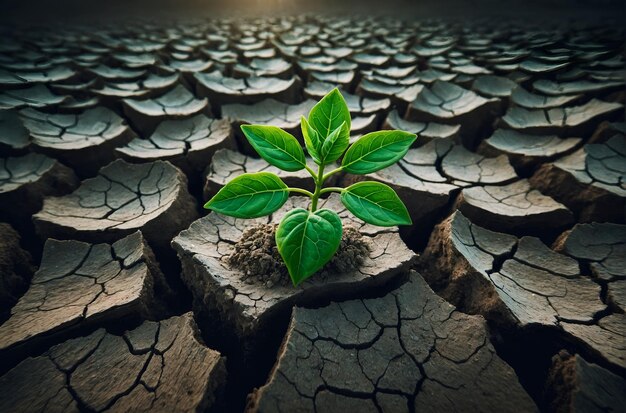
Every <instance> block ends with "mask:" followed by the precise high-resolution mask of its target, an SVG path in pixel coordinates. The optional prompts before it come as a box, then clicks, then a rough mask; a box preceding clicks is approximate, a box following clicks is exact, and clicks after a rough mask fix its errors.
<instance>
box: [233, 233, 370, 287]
mask: <svg viewBox="0 0 626 413" xmlns="http://www.w3.org/2000/svg"><path fill="white" fill-rule="evenodd" d="M277 227H278V225H277V224H268V225H265V224H263V225H256V226H254V227H252V228H248V229H247V230H245V231H244V233H243V234H242V236H241V239H240V240H239V241H238V242H237V243H236V244H235V246H234V250H233V252H232V253H231V254H230V255H227V256H226V257H225V259H226V262H227V263H228V265H230V266H231V267H233V268H236V269H238V270H240V271H241V272H242V276H243V279H244V280H245V281H246V283H248V284H257V283H261V284H264V285H265V286H266V287H268V288H271V287H273V286H287V285H290V284H291V280H290V278H289V273H288V271H287V267H286V266H285V263H284V262H283V259H282V258H281V256H280V253H279V252H278V247H277V246H276V239H275V238H274V234H275V233H276V228H277ZM369 253H370V245H369V243H368V241H367V239H366V238H365V237H363V236H362V235H361V233H360V232H359V230H358V229H356V228H354V227H350V226H347V227H344V228H343V235H342V237H341V243H340V244H339V248H338V250H337V253H336V254H335V255H334V256H333V258H332V259H331V260H330V261H329V262H328V263H327V264H326V265H325V266H324V267H323V268H322V269H321V270H320V271H319V272H318V274H317V275H315V276H316V277H319V276H321V277H330V276H332V275H333V274H337V273H345V272H349V271H354V270H357V269H358V268H359V267H360V266H361V265H362V264H363V261H364V260H365V257H366V256H368V255H369Z"/></svg>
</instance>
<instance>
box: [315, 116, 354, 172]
mask: <svg viewBox="0 0 626 413" xmlns="http://www.w3.org/2000/svg"><path fill="white" fill-rule="evenodd" d="M345 132H346V124H345V122H344V123H342V124H341V125H339V127H338V128H337V129H335V130H334V131H333V132H332V133H331V134H330V135H329V136H328V137H327V138H326V140H325V141H324V143H323V144H322V150H321V151H320V157H321V160H322V163H323V164H324V165H328V164H329V163H332V162H335V161H336V160H337V159H339V157H340V156H341V155H342V154H343V153H344V152H345V151H346V148H347V147H348V145H349V144H350V140H349V137H350V131H348V133H345Z"/></svg>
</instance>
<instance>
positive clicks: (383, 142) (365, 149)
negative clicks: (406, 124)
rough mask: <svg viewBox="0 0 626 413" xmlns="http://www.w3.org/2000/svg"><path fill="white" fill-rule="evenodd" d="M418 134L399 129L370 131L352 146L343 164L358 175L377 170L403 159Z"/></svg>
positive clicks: (347, 169)
mask: <svg viewBox="0 0 626 413" xmlns="http://www.w3.org/2000/svg"><path fill="white" fill-rule="evenodd" d="M415 139H416V136H415V134H413V133H409V132H404V131H399V130H385V131H379V132H372V133H368V134H367V135H364V136H362V137H360V138H359V139H358V140H357V141H356V142H354V143H353V144H352V146H350V148H349V149H348V151H347V152H346V154H345V156H344V157H343V160H342V162H341V165H342V166H343V169H344V170H345V171H346V172H350V173H353V174H357V175H364V174H369V173H372V172H376V171H378V170H381V169H383V168H386V167H388V166H389V165H391V164H393V163H395V162H397V161H398V160H400V159H402V157H403V156H404V155H406V152H407V151H408V150H409V148H410V147H411V145H412V144H413V142H415Z"/></svg>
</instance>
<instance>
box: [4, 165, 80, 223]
mask: <svg viewBox="0 0 626 413" xmlns="http://www.w3.org/2000/svg"><path fill="white" fill-rule="evenodd" d="M77 186H78V178H76V175H74V172H73V171H72V170H71V169H69V168H68V167H66V166H64V165H63V164H61V163H59V162H58V161H56V160H54V159H52V158H48V157H47V156H45V155H41V154H35V153H29V154H27V155H24V156H20V157H13V158H0V214H2V215H3V216H4V217H6V219H8V220H11V221H13V222H16V223H18V224H23V223H24V222H23V220H27V221H28V220H30V216H31V215H32V214H34V213H35V212H37V211H39V210H40V209H41V207H42V204H43V199H44V197H46V196H60V195H64V194H67V193H68V192H70V191H72V190H73V189H74V188H76V187H77Z"/></svg>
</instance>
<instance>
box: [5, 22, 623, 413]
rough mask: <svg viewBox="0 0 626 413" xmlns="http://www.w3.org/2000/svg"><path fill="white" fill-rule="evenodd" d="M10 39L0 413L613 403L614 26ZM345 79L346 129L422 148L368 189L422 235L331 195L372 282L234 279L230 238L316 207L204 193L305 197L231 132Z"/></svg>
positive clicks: (179, 26) (135, 27)
mask: <svg viewBox="0 0 626 413" xmlns="http://www.w3.org/2000/svg"><path fill="white" fill-rule="evenodd" d="M0 33H1V35H0V412H2V413H4V412H7V413H8V412H29V413H30V412H90V413H91V412H105V411H119V412H128V411H132V412H135V411H152V412H168V413H170V412H199V411H200V412H241V411H247V412H267V413H272V412H285V413H287V412H288V413H292V412H319V413H321V412H342V413H346V412H356V411H358V412H417V411H436V412H453V411H460V412H468V411H478V412H534V411H542V412H581V413H582V412H623V411H624V406H626V315H625V310H626V123H625V122H624V111H625V109H624V104H625V97H626V84H625V81H624V79H625V76H626V70H625V62H624V57H625V55H624V47H625V43H624V39H625V31H624V28H623V27H620V26H616V25H611V24H609V23H607V22H603V23H601V24H588V23H587V22H585V23H583V22H578V23H576V22H575V21H572V22H568V23H565V21H562V22H560V23H558V24H557V23H556V22H552V23H538V22H532V21H523V22H522V21H517V20H511V19H500V20H498V19H482V20H464V21H453V20H441V19H413V20H411V19H400V18H384V19H383V18H373V17H366V18H340V17H333V18H329V17H323V16H317V15H300V16H297V17H272V18H255V19H244V18H230V19H219V18H206V19H201V18H196V19H187V20H180V21H174V20H170V21H169V22H167V23H166V22H160V23H155V22H147V21H141V20H139V21H133V23H132V24H123V25H120V24H116V25H114V24H110V25H97V26H96V25H94V26H88V25H68V26H59V25H55V26H49V27H48V26H40V27H38V28H36V29H35V28H29V29H28V30H26V29H20V28H17V27H11V29H9V28H8V26H7V27H6V28H2V29H0ZM333 87H339V88H340V89H341V91H342V94H343V96H344V97H345V99H346V101H347V103H348V107H349V109H350V112H351V114H352V117H353V122H352V131H351V135H352V137H351V138H352V140H353V141H354V140H357V139H359V137H360V136H362V135H363V134H365V133H367V132H370V131H375V130H380V129H403V130H407V131H410V132H413V133H415V134H417V137H418V138H417V140H416V143H415V145H414V147H412V148H411V149H410V150H409V152H408V153H407V155H406V156H405V157H404V159H402V160H401V161H399V162H398V163H397V164H396V165H393V166H391V167H389V168H387V169H385V170H383V171H379V172H377V173H375V174H372V175H371V176H369V177H366V178H367V179H373V180H377V181H380V182H384V183H386V184H388V185H391V186H392V187H394V188H395V190H396V191H397V192H398V194H399V195H400V197H401V198H402V199H403V200H404V201H405V203H406V205H407V207H408V210H409V212H410V215H411V217H412V219H413V225H412V226H410V227H404V228H377V227H373V226H371V225H368V224H364V223H363V222H361V221H359V220H358V219H356V218H354V217H353V216H352V215H351V214H350V213H349V212H348V211H347V210H345V209H344V208H343V207H342V206H341V203H340V202H339V200H338V198H337V197H334V196H331V197H329V198H328V199H324V200H322V201H321V202H322V203H323V205H325V206H326V207H329V208H333V209H336V210H337V212H338V213H339V215H340V217H341V219H342V220H343V222H344V224H345V225H347V226H350V227H352V228H353V229H354V231H355V232H356V231H359V232H360V233H361V235H362V238H361V239H362V241H361V242H362V246H361V247H360V248H361V249H359V250H358V251H361V253H363V252H364V251H367V252H368V253H367V254H366V253H363V254H362V255H363V257H361V259H359V260H356V261H355V262H359V266H358V268H354V267H353V266H351V264H350V263H336V265H334V266H331V267H329V268H331V269H330V270H329V269H328V268H326V269H324V270H323V271H322V272H321V273H320V274H317V275H316V276H314V277H313V278H311V279H310V280H308V281H307V282H304V283H302V284H301V285H300V286H298V287H297V288H294V287H292V286H291V285H290V283H289V282H288V281H286V280H281V279H280V277H279V276H280V270H276V268H274V267H269V266H268V274H267V275H262V274H261V275H258V274H257V275H255V276H251V275H250V274H247V273H243V272H242V270H239V269H237V268H233V267H232V266H231V265H230V264H229V260H228V257H229V255H230V254H232V253H233V251H234V250H235V245H236V244H237V242H238V241H239V240H240V239H241V237H242V234H244V233H249V232H246V231H247V230H249V229H250V228H254V227H255V226H258V225H259V224H272V223H276V222H278V221H279V220H280V218H281V217H282V216H283V215H284V213H285V212H286V210H287V208H288V207H296V206H305V205H306V202H305V201H306V200H305V199H303V198H301V197H295V196H294V197H292V198H291V199H290V200H289V202H288V203H287V204H286V206H285V208H283V209H281V210H279V211H277V212H276V213H274V214H272V215H271V216H269V217H264V218H259V219H255V220H242V219H232V218H228V217H224V216H221V215H218V214H214V213H210V214H207V213H206V211H204V210H202V209H201V206H202V205H203V203H204V202H205V201H206V199H207V198H208V197H210V196H212V195H214V194H215V193H216V192H217V191H218V190H219V189H220V188H221V187H222V186H223V185H225V183H226V182H228V181H229V180H230V179H232V178H233V177H235V176H237V175H239V174H241V173H245V172H258V171H271V172H275V173H278V174H279V175H280V176H281V178H282V179H284V180H285V181H286V182H287V183H289V184H290V185H294V186H300V187H305V188H310V185H311V183H310V181H309V180H308V178H307V175H306V173H302V172H283V171H278V170H276V169H275V168H273V167H271V166H270V165H268V164H267V163H265V161H263V160H262V159H259V158H258V157H256V156H255V154H254V151H253V149H252V148H251V147H250V146H249V144H248V143H247V142H246V141H245V138H244V137H243V135H242V133H241V132H240V130H239V126H240V125H242V124H247V123H261V124H271V125H276V126H280V127H282V128H284V129H286V130H288V131H290V132H291V133H293V134H294V135H295V136H296V137H297V138H298V139H301V135H300V128H299V119H300V117H301V116H302V115H305V116H306V115H307V113H308V112H309V110H310V109H311V107H312V106H313V105H314V103H315V101H316V100H318V99H319V98H321V97H322V96H323V95H324V94H325V93H327V92H328V91H330V90H331V89H332V88H333ZM362 179H364V178H363V177H358V176H350V175H348V174H343V175H337V176H334V177H333V182H332V184H333V185H348V184H351V183H353V182H356V181H358V180H362ZM346 254H347V255H346V257H349V252H348V253H346ZM270 258H271V257H270ZM264 259H265V261H263V262H269V261H267V257H265V258H264ZM259 265H266V264H263V263H262V262H260V264H259ZM267 265H270V264H267ZM272 265H273V264H272ZM269 271H274V272H273V273H269Z"/></svg>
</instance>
